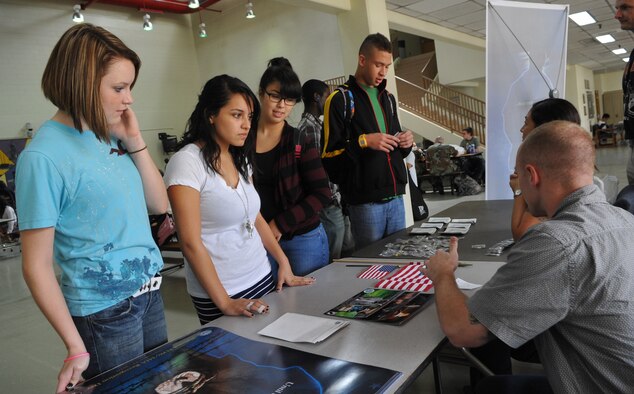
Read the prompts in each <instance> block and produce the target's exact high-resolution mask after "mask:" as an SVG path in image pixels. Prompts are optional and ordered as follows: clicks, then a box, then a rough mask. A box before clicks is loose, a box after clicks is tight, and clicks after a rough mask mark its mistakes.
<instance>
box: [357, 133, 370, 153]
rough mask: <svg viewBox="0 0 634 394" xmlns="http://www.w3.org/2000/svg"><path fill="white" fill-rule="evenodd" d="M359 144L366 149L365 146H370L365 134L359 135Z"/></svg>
mask: <svg viewBox="0 0 634 394" xmlns="http://www.w3.org/2000/svg"><path fill="white" fill-rule="evenodd" d="M359 146H360V147H361V148H362V149H365V148H367V147H368V140H366V139H365V134H361V135H360V136H359Z"/></svg>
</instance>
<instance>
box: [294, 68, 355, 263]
mask: <svg viewBox="0 0 634 394" xmlns="http://www.w3.org/2000/svg"><path fill="white" fill-rule="evenodd" d="M329 95H330V87H329V86H328V85H326V83H325V82H323V81H320V80H318V79H310V80H308V81H306V82H304V85H302V101H303V102H304V113H303V114H302V118H301V120H300V121H299V124H298V125H297V132H298V133H299V136H298V138H299V140H302V139H304V138H306V139H307V141H313V142H314V143H315V149H317V152H321V130H322V128H323V122H322V121H321V117H322V116H323V114H324V103H325V102H326V98H328V96H329ZM329 185H330V192H331V193H332V200H331V201H330V204H328V205H326V206H325V207H324V208H323V209H322V210H321V211H319V217H320V219H321V224H322V225H323V226H324V230H325V231H326V235H327V236H328V249H329V250H330V261H332V260H333V259H338V258H340V257H341V252H342V250H352V249H353V248H354V246H353V245H348V244H347V243H345V244H344V242H345V241H346V240H350V239H351V235H350V234H349V233H350V219H349V218H348V215H346V214H344V212H343V204H342V201H341V193H339V186H337V185H336V184H334V183H332V182H329Z"/></svg>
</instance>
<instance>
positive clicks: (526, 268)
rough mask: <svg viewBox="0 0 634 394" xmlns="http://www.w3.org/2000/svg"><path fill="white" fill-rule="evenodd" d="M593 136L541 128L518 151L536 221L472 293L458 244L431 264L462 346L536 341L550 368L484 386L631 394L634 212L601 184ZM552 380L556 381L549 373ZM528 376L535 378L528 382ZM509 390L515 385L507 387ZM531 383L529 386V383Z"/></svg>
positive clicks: (429, 271) (441, 310) (447, 327)
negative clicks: (459, 273) (461, 282)
mask: <svg viewBox="0 0 634 394" xmlns="http://www.w3.org/2000/svg"><path fill="white" fill-rule="evenodd" d="M594 161H595V151H594V144H593V142H592V137H591V136H590V134H589V133H588V132H587V131H585V130H583V129H582V128H581V127H579V126H578V125H576V124H573V123H570V122H563V121H556V122H550V123H546V124H544V125H542V126H540V127H538V128H536V129H535V130H534V131H533V132H532V133H531V134H530V135H529V136H528V137H527V138H526V140H525V141H524V142H523V143H522V145H521V146H520V148H519V151H518V153H517V160H516V167H515V169H516V171H517V173H518V176H519V183H520V187H521V190H522V195H523V196H524V198H525V199H526V202H527V205H528V210H529V211H530V213H531V214H533V215H534V216H538V217H539V216H546V217H548V218H549V220H547V221H545V222H542V223H540V224H537V225H535V226H534V227H531V228H530V229H529V230H528V231H527V232H526V233H525V234H524V235H523V236H522V237H521V238H520V239H519V241H517V243H516V244H515V246H514V247H513V249H512V250H511V252H510V254H509V257H508V262H507V264H505V265H504V266H502V267H501V268H500V269H499V270H498V272H497V273H496V274H495V275H494V276H493V278H491V280H490V281H489V282H488V283H486V284H485V285H484V286H483V287H482V289H480V290H479V291H478V292H477V293H476V294H475V295H474V296H473V297H471V298H470V299H469V300H467V298H466V297H465V296H464V295H463V294H462V293H461V292H460V290H458V288H457V287H456V283H455V277H454V270H455V269H456V267H457V264H458V253H457V244H458V241H457V240H456V239H455V238H454V239H452V241H451V245H450V248H449V253H446V252H444V251H438V252H437V253H436V255H435V256H433V257H432V258H431V259H430V260H429V261H428V262H426V267H424V268H423V272H424V273H425V274H426V275H428V276H429V277H430V278H431V279H432V280H433V282H434V286H435V292H436V305H437V309H438V317H439V320H440V323H441V326H442V328H443V330H444V332H445V334H446V335H447V337H448V338H449V340H450V341H451V343H453V344H454V345H456V346H466V347H477V346H481V345H483V344H485V343H487V342H488V341H490V340H491V339H493V338H496V337H497V338H499V339H500V340H501V341H502V342H504V343H505V344H507V345H508V346H510V347H512V348H517V347H519V346H521V345H522V344H524V343H526V342H527V341H530V340H534V342H535V346H536V348H537V352H538V354H539V358H540V360H541V362H542V364H543V365H544V370H545V372H546V377H542V378H541V380H540V378H539V377H536V378H535V379H526V378H525V377H521V376H494V377H492V378H487V379H484V380H483V381H481V382H480V384H479V385H478V387H477V391H478V392H493V390H498V391H497V392H514V393H522V392H531V391H532V392H548V391H549V390H552V391H554V392H556V393H600V392H601V393H625V392H631V390H632V387H634V374H632V373H631V371H632V370H634V242H632V234H634V215H632V214H631V213H629V212H627V211H625V210H623V209H621V208H617V207H614V206H612V205H610V204H609V203H607V202H606V200H605V196H604V195H603V193H602V192H601V191H600V190H599V189H598V188H597V187H596V186H595V185H594V184H593V182H592V175H593V172H594ZM546 379H547V380H546ZM525 383H526V384H528V385H526V384H525ZM505 390H506V391H505ZM523 390H524V391H523Z"/></svg>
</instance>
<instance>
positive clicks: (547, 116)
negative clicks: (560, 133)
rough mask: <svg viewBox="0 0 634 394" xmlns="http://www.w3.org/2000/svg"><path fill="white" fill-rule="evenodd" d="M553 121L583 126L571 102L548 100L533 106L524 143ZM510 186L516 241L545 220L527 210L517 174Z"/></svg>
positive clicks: (511, 179) (521, 131) (522, 130)
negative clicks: (533, 133) (542, 126)
mask: <svg viewBox="0 0 634 394" xmlns="http://www.w3.org/2000/svg"><path fill="white" fill-rule="evenodd" d="M553 120H566V121H569V122H573V123H576V124H581V119H580V118H579V112H577V109H576V108H575V106H574V105H572V104H571V103H570V102H569V101H566V100H564V99H560V98H547V99H545V100H541V101H538V102H536V103H535V104H533V106H532V107H531V109H529V110H528V113H527V114H526V116H525V117H524V125H523V126H522V128H521V129H520V133H522V141H523V140H524V139H526V137H527V136H528V135H529V134H530V133H531V132H532V131H533V129H535V128H536V127H537V126H541V125H542V124H544V123H548V122H550V121H553ZM509 185H510V187H511V190H512V191H513V199H514V201H513V211H512V214H511V232H512V233H513V239H515V240H516V241H517V240H518V239H520V238H521V237H522V235H524V233H525V232H526V230H528V229H529V228H530V227H531V226H534V225H535V224H537V223H539V222H540V221H541V220H543V218H541V219H540V218H536V217H535V216H533V215H531V213H530V212H528V210H527V206H526V201H525V200H524V197H523V196H522V190H521V189H520V187H519V184H518V181H517V174H515V173H514V174H511V177H510V181H509Z"/></svg>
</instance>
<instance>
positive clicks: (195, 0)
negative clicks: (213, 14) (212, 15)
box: [187, 0, 200, 9]
mask: <svg viewBox="0 0 634 394" xmlns="http://www.w3.org/2000/svg"><path fill="white" fill-rule="evenodd" d="M187 6H188V7H189V8H194V9H195V8H198V7H200V3H199V2H198V0H189V4H187Z"/></svg>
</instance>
